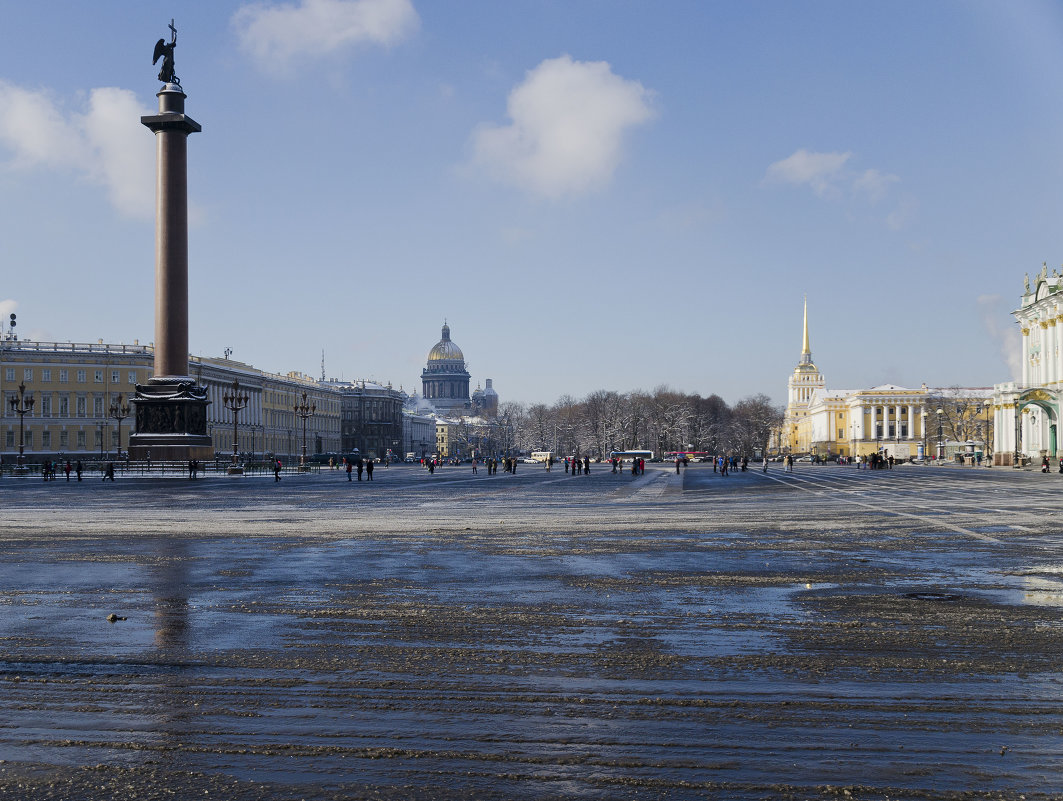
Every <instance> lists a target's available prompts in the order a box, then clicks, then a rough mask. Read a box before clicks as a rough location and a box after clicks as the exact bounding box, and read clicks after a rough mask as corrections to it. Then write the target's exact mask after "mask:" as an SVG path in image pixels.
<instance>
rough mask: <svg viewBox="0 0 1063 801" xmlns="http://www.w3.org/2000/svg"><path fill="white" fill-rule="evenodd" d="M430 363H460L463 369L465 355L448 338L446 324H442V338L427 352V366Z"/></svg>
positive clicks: (447, 326)
mask: <svg viewBox="0 0 1063 801" xmlns="http://www.w3.org/2000/svg"><path fill="white" fill-rule="evenodd" d="M432 362H461V366H462V368H464V367H465V355H464V354H463V353H462V352H461V348H459V347H458V346H457V344H456V343H455V342H454V341H453V340H452V339H451V338H450V326H449V325H447V324H446V323H444V324H443V338H442V339H441V340H439V341H438V342H437V343H436V344H435V347H433V348H432V349H431V350H430V351H428V363H429V365H431V363H432Z"/></svg>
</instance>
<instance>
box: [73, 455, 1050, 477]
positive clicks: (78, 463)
mask: <svg viewBox="0 0 1063 801" xmlns="http://www.w3.org/2000/svg"><path fill="white" fill-rule="evenodd" d="M81 470H82V468H81V460H80V459H78V461H77V464H76V465H74V472H75V473H77V477H78V481H81ZM1061 472H1063V468H1061Z"/></svg>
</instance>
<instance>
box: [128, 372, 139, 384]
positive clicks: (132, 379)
mask: <svg viewBox="0 0 1063 801" xmlns="http://www.w3.org/2000/svg"><path fill="white" fill-rule="evenodd" d="M129 383H130V384H136V383H137V371H136V370H130V371H129Z"/></svg>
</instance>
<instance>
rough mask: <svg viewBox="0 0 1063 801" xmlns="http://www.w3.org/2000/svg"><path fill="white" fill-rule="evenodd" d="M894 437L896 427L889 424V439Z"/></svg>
mask: <svg viewBox="0 0 1063 801" xmlns="http://www.w3.org/2000/svg"><path fill="white" fill-rule="evenodd" d="M895 436H897V426H896V425H895V424H893V423H890V437H895Z"/></svg>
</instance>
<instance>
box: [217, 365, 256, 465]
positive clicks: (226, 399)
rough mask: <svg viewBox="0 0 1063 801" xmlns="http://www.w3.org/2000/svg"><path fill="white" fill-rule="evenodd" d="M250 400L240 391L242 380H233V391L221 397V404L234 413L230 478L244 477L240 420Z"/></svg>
mask: <svg viewBox="0 0 1063 801" xmlns="http://www.w3.org/2000/svg"><path fill="white" fill-rule="evenodd" d="M249 400H250V396H249V395H248V394H247V393H246V392H241V391H240V379H238V378H236V379H233V385H232V391H231V392H226V393H225V394H224V395H222V396H221V402H222V403H223V404H224V405H225V408H226V409H228V410H229V411H230V412H232V413H233V461H232V464H230V465H229V470H228V473H229V475H230V476H242V475H243V474H244V469H243V468H242V467H240V456H239V442H240V438H239V428H238V425H239V419H240V411H241V410H242V409H246V408H247V402H248V401H249Z"/></svg>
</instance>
